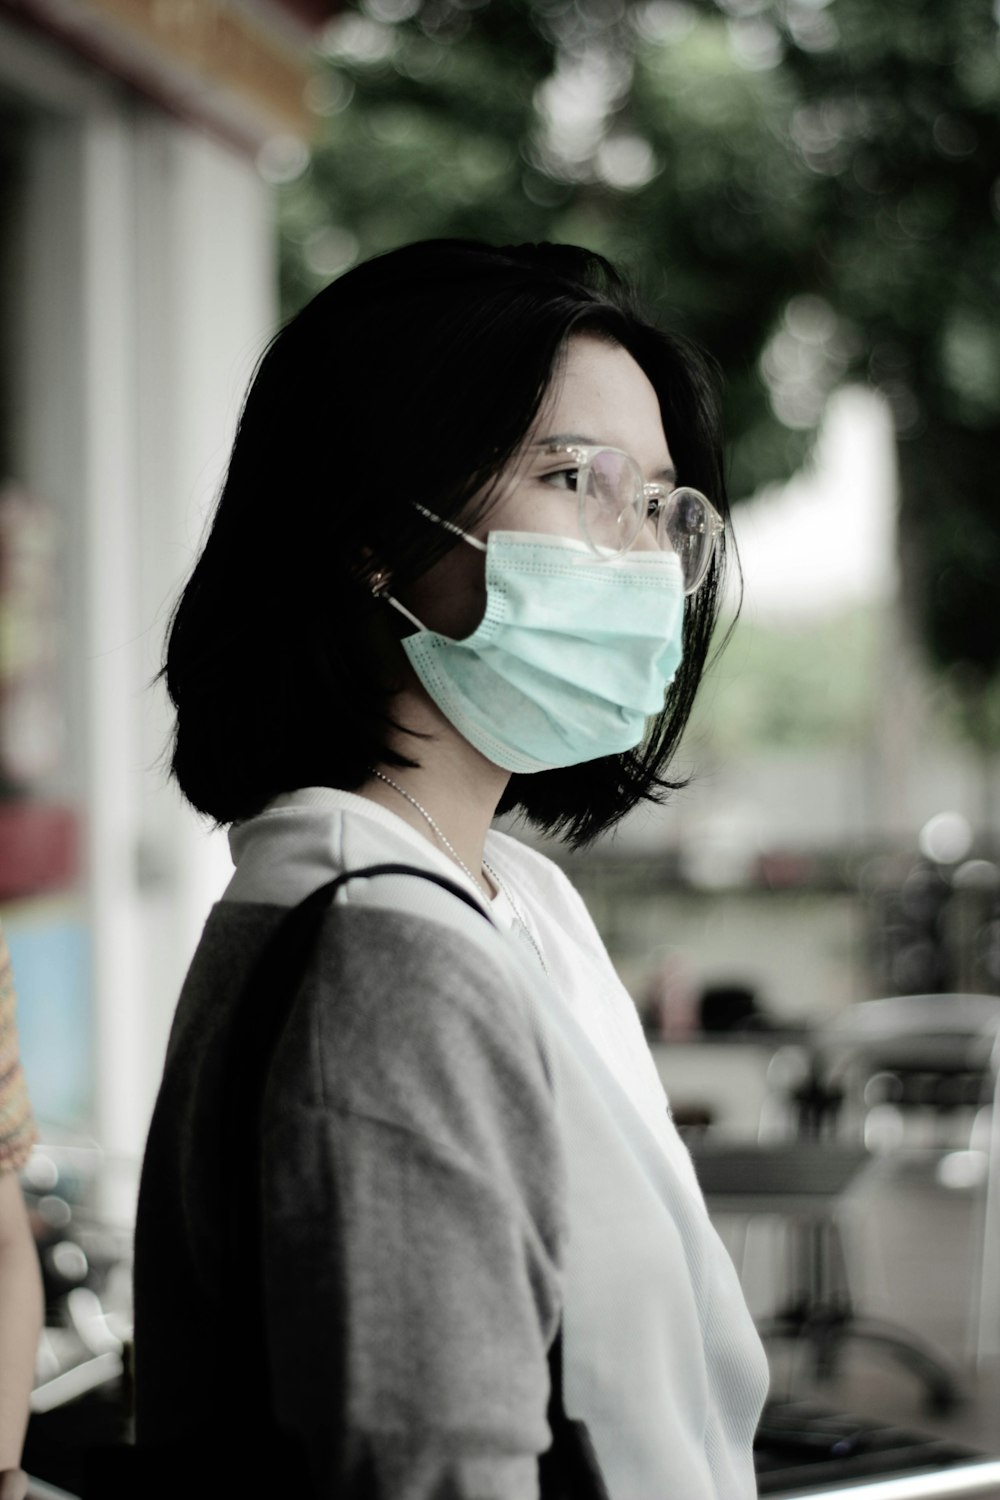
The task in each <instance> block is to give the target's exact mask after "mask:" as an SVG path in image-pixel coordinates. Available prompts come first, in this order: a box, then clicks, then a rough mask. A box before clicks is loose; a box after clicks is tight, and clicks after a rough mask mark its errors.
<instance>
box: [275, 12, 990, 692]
mask: <svg viewBox="0 0 1000 1500" xmlns="http://www.w3.org/2000/svg"><path fill="white" fill-rule="evenodd" d="M313 102H314V104H315V105H316V107H317V109H318V111H319V113H320V114H321V115H322V117H323V123H322V127H321V129H320V132H319V139H318V141H317V144H316V148H315V150H314V152H313V156H312V159H311V163H310V166H309V168H308V170H307V171H306V172H305V173H304V174H303V175H302V176H300V177H299V178H298V179H297V180H296V181H294V182H292V183H290V184H289V185H288V186H287V187H286V189H285V190H284V194H283V207H282V227H283V239H284V246H285V253H284V256H283V284H284V293H285V301H286V307H287V308H288V309H289V310H290V309H291V308H293V307H294V306H295V305H297V304H298V303H299V302H301V301H302V300H303V299H304V298H305V297H306V296H307V295H309V294H311V292H312V291H314V290H315V289H316V288H317V287H318V286H319V285H321V284H322V283H323V282H324V281H326V280H328V279H329V278H330V277H331V276H332V275H335V274H337V273H338V272H339V271H340V270H342V269H344V268H345V267H346V266H347V265H349V264H351V263H352V262H353V261H354V260H355V259H357V258H363V257H364V256H367V255H369V254H372V253H375V252H376V251H378V250H381V249H385V248H388V247H389V246H391V245H395V244H399V243H401V242H403V241H406V240H410V239H416V238H421V237H425V236H430V235H473V236H478V237H483V238H486V239H489V240H494V241H498V242H505V241H506V242H511V241H520V240H537V239H555V240H564V241H578V242H580V243H582V244H586V245H589V246H591V247H592V248H594V249H597V250H600V251H603V252H605V253H607V254H609V255H611V256H612V257H614V258H616V259H618V260H620V261H623V262H625V263H626V264H627V265H629V266H630V267H631V268H632V270H633V271H634V273H635V274H636V276H637V277H638V279H639V281H640V282H641V284H642V285H643V287H644V288H645V290H646V292H647V295H648V296H649V298H650V300H651V301H652V302H653V303H654V304H655V305H656V306H657V308H658V310H659V312H660V313H661V315H662V316H663V317H664V318H665V320H666V321H667V322H668V323H669V324H670V325H671V326H673V327H674V328H676V329H679V330H680V331H682V332H685V333H687V334H688V335H690V336H691V337H693V338H695V339H696V340H697V341H698V342H699V343H701V344H702V345H703V346H704V347H706V348H707V349H709V350H710V351H711V352H712V353H713V354H714V356H715V357H716V358H717V359H718V361H719V362H720V364H721V366H722V369H723V372H724V375H725V379H726V391H727V415H728V426H729V432H730V437H731V449H732V480H733V489H734V493H735V494H736V495H737V496H742V495H747V494H749V493H751V492H752V490H753V489H754V488H756V487H757V486H758V485H760V484H762V483H767V482H773V481H776V480H780V479H783V478H785V477H786V476H787V475H788V474H790V473H791V472H792V471H793V470H794V469H795V468H796V467H797V466H798V465H799V464H800V463H801V461H802V458H803V456H804V454H805V452H806V450H807V447H808V444H809V442H810V440H811V437H812V435H813V433H814V432H815V429H816V426H817V424H818V421H819V419H820V417H821V414H822V411H823V407H824V404H825V400H826V397H827V396H828V394H829V392H830V391H831V390H832V389H833V388H834V387H835V386H836V385H837V384H839V383H840V382H842V381H843V380H845V379H863V380H865V381H868V382H870V383H872V384H874V385H875V386H876V387H877V388H878V389H880V390H881V391H882V392H884V394H885V396H886V398H887V399H888V400H889V402H890V403H891V406H892V410H893V413H894V417H895V421H896V428H897V434H898V451H899V470H900V478H901V504H900V545H901V556H902V560H903V565H904V566H903V576H904V597H905V600H906V602H907V604H908V606H909V609H910V612H911V616H912V618H913V620H914V621H915V622H916V623H917V625H918V627H919V630H920V633H921V634H922V636H923V639H924V641H925V644H926V646H927V648H928V650H929V653H930V655H931V657H932V659H933V660H934V661H935V662H936V663H937V664H938V665H939V666H941V667H946V668H957V669H958V672H959V678H958V679H956V680H957V681H959V683H960V685H963V686H964V688H969V689H971V690H972V691H973V692H974V693H975V692H978V691H979V689H980V688H984V687H985V685H986V684H987V683H988V682H989V681H990V680H991V679H993V678H995V677H996V676H997V675H998V673H1000V609H998V608H997V594H998V586H1000V504H998V495H997V483H996V478H995V473H996V455H997V454H998V452H1000V324H998V312H997V309H998V307H1000V177H998V175H997V173H998V169H1000V56H998V46H997V21H996V17H995V14H994V10H993V6H992V4H991V0H948V3H947V4H942V3H941V0H880V3H879V4H877V5H873V4H872V3H871V0H826V3H824V0H645V3H637V0H635V3H631V4H629V3H626V0H619V3H618V4H615V3H612V0H589V3H586V0H575V3H570V0H486V3H479V4H478V5H474V4H469V3H468V0H364V3H363V4H362V5H361V6H359V7H358V8H355V9H349V10H347V11H346V12H345V13H344V15H343V16H342V17H340V18H339V20H337V21H336V22H335V23H334V24H333V26H332V27H331V30H330V32H329V34H328V45H327V48H326V62H325V67H324V69H323V71H322V72H321V74H320V76H319V77H318V78H317V80H316V83H315V85H314V95H313ZM973 718H974V716H973Z"/></svg>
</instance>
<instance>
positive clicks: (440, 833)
mask: <svg viewBox="0 0 1000 1500" xmlns="http://www.w3.org/2000/svg"><path fill="white" fill-rule="evenodd" d="M372 775H373V776H377V777H378V779H379V781H384V782H385V784H386V786H391V787H392V789H393V791H394V792H398V793H399V795H400V796H401V797H405V799H406V801H407V802H408V803H409V804H410V806H411V807H415V808H416V810H417V812H418V813H419V814H420V816H421V817H422V818H423V819H424V821H425V822H426V823H427V825H428V827H429V828H431V829H433V831H434V833H435V834H436V835H437V837H438V838H439V839H440V841H441V843H442V844H443V845H444V847H445V848H446V849H447V851H448V853H449V854H450V855H451V857H452V859H453V860H454V861H455V863H456V865H458V867H459V869H462V870H464V871H465V873H466V875H468V877H469V879H470V880H471V881H472V884H473V885H474V886H477V887H478V888H479V890H481V891H485V892H486V895H487V896H488V895H489V894H490V892H489V891H488V890H487V889H486V886H485V884H484V882H483V881H482V880H477V879H476V877H475V875H473V873H472V871H471V870H470V869H469V867H468V865H467V864H466V863H465V860H464V859H463V858H462V856H461V855H460V854H459V852H458V850H457V849H456V848H455V845H454V844H453V843H452V842H451V839H450V838H449V837H448V835H447V834H446V833H445V832H444V830H443V829H442V828H440V827H439V825H438V824H437V823H436V822H435V821H434V819H433V818H432V817H431V815H430V813H429V812H428V811H427V809H426V807H423V806H422V805H421V803H419V802H418V801H417V799H416V797H411V796H410V793H409V792H406V791H404V790H403V788H402V787H401V786H400V784H399V782H398V781H393V779H392V777H391V776H386V775H384V774H383V773H382V772H381V771H376V770H374V769H373V771H372ZM486 869H487V871H488V873H489V874H490V875H492V873H493V871H492V870H490V869H489V867H488V866H486Z"/></svg>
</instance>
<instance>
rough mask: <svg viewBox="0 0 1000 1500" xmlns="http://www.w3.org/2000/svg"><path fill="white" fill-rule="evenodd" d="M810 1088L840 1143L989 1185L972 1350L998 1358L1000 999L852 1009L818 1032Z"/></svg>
mask: <svg viewBox="0 0 1000 1500" xmlns="http://www.w3.org/2000/svg"><path fill="white" fill-rule="evenodd" d="M802 1087H803V1086H802V1085H800V1088H802ZM806 1087H807V1088H811V1089H812V1090H813V1091H814V1092H815V1093H816V1094H817V1095H818V1096H822V1097H825V1098H826V1100H827V1103H828V1107H829V1111H830V1117H831V1119H833V1120H834V1121H835V1129H836V1134H837V1137H838V1138H839V1139H841V1140H844V1139H845V1138H848V1139H850V1138H852V1137H853V1138H854V1139H859V1140H860V1141H861V1142H863V1143H864V1145H865V1146H867V1147H868V1149H869V1150H871V1151H873V1152H875V1153H877V1154H880V1155H887V1154H890V1153H892V1152H896V1151H907V1150H912V1149H914V1148H916V1149H920V1150H930V1151H935V1152H938V1153H940V1154H941V1156H942V1168H943V1170H942V1171H941V1172H940V1173H939V1175H941V1179H942V1180H947V1175H946V1173H947V1163H946V1161H945V1160H944V1159H945V1158H948V1157H950V1158H951V1164H952V1167H953V1176H954V1179H955V1180H956V1181H957V1182H959V1183H961V1185H963V1186H965V1185H970V1186H980V1187H981V1188H982V1193H981V1198H980V1230H979V1233H978V1236H977V1238H978V1245H977V1247H976V1254H977V1259H978V1265H977V1268H976V1270H975V1272H974V1275H973V1277H972V1302H971V1309H970V1338H969V1344H970V1351H971V1352H972V1354H973V1357H974V1359H975V1361H976V1363H977V1364H980V1365H981V1364H983V1363H985V1362H986V1361H988V1360H994V1359H998V1358H1000V996H996V995H966V994H941V995H899V996H894V997H892V998H889V999H882V1000H865V1001H861V1002H859V1003H857V1004H855V1005H852V1006H850V1007H849V1008H848V1009H847V1010H845V1011H844V1012H842V1013H841V1015H839V1016H838V1017H837V1018H836V1020H835V1021H833V1022H831V1023H830V1024H829V1025H828V1026H826V1027H824V1028H823V1029H822V1031H821V1032H819V1033H817V1037H816V1040H815V1042H814V1045H813V1048H812V1055H811V1069H810V1081H809V1083H808V1084H807V1085H806ZM959 1153H961V1156H959V1155H958V1154H959Z"/></svg>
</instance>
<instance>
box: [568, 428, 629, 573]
mask: <svg viewBox="0 0 1000 1500" xmlns="http://www.w3.org/2000/svg"><path fill="white" fill-rule="evenodd" d="M578 484H579V498H580V520H581V523H582V525H583V530H584V534H585V535H586V538H587V540H588V542H589V543H590V545H591V546H592V547H594V548H595V549H596V550H597V551H607V550H610V551H612V552H626V551H627V550H628V548H629V547H631V545H632V543H633V542H634V541H635V539H636V537H637V536H638V535H639V530H640V528H641V526H642V522H643V511H644V509H645V504H644V498H643V495H642V476H641V475H640V473H639V470H638V469H637V468H636V466H635V464H634V463H633V462H632V460H631V459H630V458H629V457H628V455H627V454H625V453H615V452H614V451H613V450H612V449H610V448H602V449H600V450H599V451H598V452H597V453H595V454H594V455H593V456H592V457H591V459H590V461H589V463H587V464H585V465H584V467H583V469H582V470H581V473H580V476H579V480H578Z"/></svg>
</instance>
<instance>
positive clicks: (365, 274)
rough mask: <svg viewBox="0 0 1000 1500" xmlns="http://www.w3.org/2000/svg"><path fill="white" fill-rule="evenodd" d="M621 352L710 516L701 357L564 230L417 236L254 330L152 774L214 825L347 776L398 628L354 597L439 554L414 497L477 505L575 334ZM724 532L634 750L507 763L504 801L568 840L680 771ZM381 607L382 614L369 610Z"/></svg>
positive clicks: (394, 655) (182, 603) (176, 628)
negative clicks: (161, 766) (646, 384)
mask: <svg viewBox="0 0 1000 1500" xmlns="http://www.w3.org/2000/svg"><path fill="white" fill-rule="evenodd" d="M577 333H587V334H591V335H594V336H596V337H598V338H601V339H605V340H608V341H610V342H613V343H616V344H619V345H621V347H622V348H624V349H625V350H627V351H628V353H629V354H631V355H632V357H633V358H634V359H635V360H636V362H637V363H638V364H639V365H640V367H641V368H642V369H643V371H644V372H645V374H646V375H647V377H648V378H649V380H650V381H651V383H652V385H653V387H654V389H655V390H656V393H657V395H658V397H659V402H660V409H661V412H662V416H663V426H664V431H665V433H666V437H667V441H668V443H669V445H670V451H671V454H672V456H673V460H674V464H675V466H676V468H677V482H678V483H679V484H682V485H693V486H694V487H695V488H697V489H699V490H702V491H703V492H704V493H705V494H707V495H708V496H709V498H710V499H711V500H712V501H713V503H714V504H715V506H716V507H717V509H718V510H719V512H720V514H721V515H722V516H723V517H724V518H726V519H727V521H728V507H727V504H726V497H725V485H724V477H723V465H722V443H721V432H720V421H719V409H718V399H717V393H716V387H715V381H714V376H713V373H712V368H711V367H710V366H709V364H708V363H707V361H706V360H705V358H704V357H703V356H702V355H701V354H700V353H698V352H697V351H696V350H695V349H694V348H693V347H692V346H690V345H689V344H687V343H686V342H685V341H683V340H682V339H680V338H677V337H674V336H671V335H668V334H666V333H663V332H661V331H659V330H658V329H657V328H656V327H655V326H654V324H653V323H652V322H651V321H650V320H649V319H648V318H647V317H646V316H645V315H644V314H643V312H642V311H641V309H640V307H639V305H638V303H637V301H636V299H635V296H634V294H633V292H632V291H631V289H630V288H629V286H628V285H627V284H626V282H625V281H624V280H623V278H622V277H621V276H620V275H619V273H618V272H617V271H616V270H615V269H614V267H613V266H611V265H610V264H609V263H608V262H607V261H606V260H604V259H603V258H602V257H601V256H599V255H596V254H594V253H592V252H591V251H588V250H582V249H578V248H576V247H574V246H570V245H551V244H540V245H517V246H500V247H494V246H490V245H484V244H479V243H476V242H473V241H466V240H428V241H425V242H419V243H417V244H413V245H407V246H404V247H402V248H401V249H398V250H393V251H390V252H388V253H387V254H384V255H380V256H376V257H375V258H374V259H373V260H369V261H367V262H365V263H364V264H362V265H359V266H357V267H356V268H355V269H354V270H352V271H350V272H348V273H347V274H346V275H344V276H342V277H340V278H339V279H338V280H337V281H335V282H333V283H332V284H331V285H330V286H328V287H326V288H324V290H323V291H321V292H320V293H319V294H318V295H317V296H316V297H314V298H313V300H312V301H311V302H310V303H308V304H307V306H305V307H304V308H303V309H302V310H301V312H299V313H298V314H297V315H296V316H295V317H294V318H292V319H291V321H290V322H289V323H288V324H287V325H286V326H285V327H284V328H283V329H282V330H281V331H280V332H279V333H278V334H277V335H276V336H275V338H274V339H273V340H272V342H271V343H270V345H269V346H268V348H267V350H266V352H265V354H264V355H263V357H262V359H261V361H260V364H259V366H258V368H257V371H256V374H255V376H254V378H253V381H252V382H251V385H250V389H249V392H248V394H247V397H246V401H245V404H244V407H243V411H242V414H241V417H240V422H239V427H238V431H237V435H236V441H235V443H234V446H233V452H232V456H231V459H230V463H229V469H228V473H227V476H226V480H225V484H224V486H223V489H222V494H221V497H220V500H219V504H218V508H217V510H216V513H215V516H214V520H213V522H212V526H211V530H210V532H209V535H208V539H207V541H206V543H205V546H204V549H203V551H202V554H201V556H200V558H199V559H198V562H197V563H196V565H195V568H194V571H193V572H192V574H191V577H190V579H189V581H188V583H187V585H186V587H185V589H184V591H183V593H182V595H181V597H180V600H179V602H178V604H177V607H176V609H175V611H174V615H173V619H172V621H171V625H170V630H169V634H168V638H167V651H166V658H165V663H164V668H163V675H164V676H165V677H166V683H167V689H168V692H169V694H170V698H171V701H172V703H173V705H174V707H175V709H176V714H177V718H176V728H175V734H174V741H173V753H172V760H171V769H172V771H173V774H174V776H175V777H176V779H177V782H178V784H179V786H180V788H181V791H182V792H183V793H184V795H185V796H186V797H187V799H188V801H189V802H191V803H192V804H193V805H194V807H195V808H197V809H198V810H199V811H201V812H204V813H207V814H209V815H210V816H211V817H212V818H214V819H215V820H216V822H217V823H230V822H234V821H237V820H240V819H244V818H249V817H252V816H253V815H254V814H256V813H258V812H260V811H261V809H262V808H263V807H264V806H265V805H266V804H267V803H268V802H269V801H270V800H271V799H272V798H273V797H275V796H277V795H278V794H279V793H281V792H287V791H292V790H294V789H295V788H297V787H301V786H329V787H340V788H343V789H345V790H353V789H354V788H356V787H358V786H360V785H361V784H362V783H363V782H364V781H365V780H366V779H367V778H368V776H369V774H370V770H371V768H372V767H373V766H376V765H380V764H381V765H385V764H388V765H397V766H399V765H407V764H414V761H415V758H419V754H420V745H419V743H418V740H417V737H416V736H414V737H413V746H414V748H413V754H412V756H406V755H403V754H401V753H399V752H398V751H392V750H390V749H389V747H388V737H389V735H390V733H391V732H392V731H393V729H394V728H396V729H398V728H400V727H404V728H405V726H395V725H394V720H393V717H392V699H393V689H394V683H396V682H398V680H399V673H400V670H401V668H400V665H399V663H400V662H401V660H402V655H401V652H400V650H399V647H398V636H399V634H400V630H401V629H405V627H401V626H399V625H397V624H396V623H395V622H396V621H397V619H398V617H397V616H396V614H395V611H393V610H391V609H389V607H388V606H387V605H386V604H385V603H384V602H383V601H379V600H377V599H376V598H375V597H373V594H372V590H371V579H372V574H373V572H374V571H375V569H376V568H378V567H383V568H385V569H387V570H388V572H389V574H390V576H391V578H392V581H393V589H394V591H396V590H399V589H400V588H405V586H406V584H407V583H408V582H410V581H412V580H413V579H415V578H417V577H419V576H420V575H421V574H422V573H424V572H425V571H426V569H427V568H428V567H430V566H431V564H432V563H434V562H435V561H437V559H438V558H439V557H441V556H442V555H443V553H444V552H446V551H447V550H448V549H449V548H450V547H452V546H454V545H456V544H458V543H457V539H456V538H455V537H454V536H453V535H451V534H450V533H447V532H445V531H444V530H443V529H442V528H440V527H437V526H429V525H427V523H426V521H425V520H424V519H423V518H422V517H421V516H420V514H419V512H418V511H417V509H416V506H415V503H414V502H417V503H419V504H422V505H424V506H426V507H427V508H428V509H432V510H434V511H435V512H437V514H438V515H440V516H443V517H446V518H455V517H457V516H459V515H463V516H464V518H465V519H466V521H468V520H470V519H472V518H476V519H478V518H479V517H481V516H483V515H486V514H488V512H489V508H490V503H491V498H492V497H491V482H492V481H493V480H495V478H496V477H497V475H498V474H499V472H500V471H501V470H502V469H503V467H504V465H505V464H506V463H507V462H508V461H509V460H510V458H511V457H512V456H513V455H514V454H515V453H516V452H517V450H518V449H519V447H520V445H521V443H522V442H523V440H524V437H525V435H526V434H527V432H528V431H529V429H530V428H531V425H532V423H533V421H534V419H535V417H536V414H537V412H538V410H539V407H540V404H541V401H542V398H543V396H544V395H545V392H546V390H547V388H548V386H549V383H550V380H551V378H552V375H553V372H554V371H555V370H556V368H557V366H558V360H559V357H560V353H561V351H562V349H563V347H564V345H565V342H566V340H567V338H568V337H569V336H570V335H572V334H577ZM724 565H725V546H724V539H721V538H720V546H719V548H718V549H717V552H716V557H715V560H714V562H713V564H712V568H711V571H710V573H709V575H708V577H707V578H706V580H705V582H704V583H703V584H702V586H701V588H700V590H699V591H698V592H697V593H696V594H695V595H693V596H692V597H690V598H689V599H688V600H687V603H686V606H685V619H684V637H683V645H684V659H683V663H682V665H681V668H680V670H679V671H678V674H677V677H676V678H675V680H674V682H673V684H672V686H671V688H670V690H669V692H668V694H667V698H666V702H665V705H664V708H663V710H662V712H661V713H660V714H659V715H658V716H657V718H656V719H655V720H653V721H652V722H651V724H650V726H649V730H648V732H647V735H646V738H645V739H644V741H643V743H642V744H641V745H640V746H639V747H638V748H637V749H635V750H631V751H628V752H626V753H624V754H621V755H611V756H605V757H603V758H601V759H599V760H594V761H590V762H588V763H586V764H583V765H578V766H569V767H566V768H565V769H557V770H552V771H542V772H536V773H535V774H533V775H515V776H513V777H512V778H511V780H510V782H509V784H508V787H507V789H506V792H505V794H504V797H503V800H502V802H501V804H500V807H499V809H498V810H499V811H501V812H506V811H510V810H513V809H518V810H520V811H521V812H522V813H523V814H524V815H525V816H526V817H527V819H528V820H529V821H530V822H531V823H533V824H534V825H535V826H537V827H538V828H540V829H543V830H545V831H547V832H549V833H558V834H560V835H561V836H562V837H563V838H564V839H565V840H566V841H567V842H568V843H570V844H571V845H573V846H574V847H580V846H582V845H584V844H586V843H588V842H589V841H590V840H591V839H593V838H595V837H596V836H597V835H598V834H599V833H601V832H603V831H604V830H605V829H608V828H610V827H612V826H613V825H614V824H615V823H617V822H618V821H619V819H620V818H622V817H623V816H624V815H625V813H627V812H628V811H629V810H630V809H631V808H633V807H634V806H636V804H637V803H639V802H641V801H644V800H645V801H653V802H655V801H662V800H664V798H665V797H666V796H667V794H668V793H669V792H670V791H672V790H675V789H676V788H677V787H678V786H681V785H683V784H684V783H683V782H678V781H669V780H668V779H667V778H666V776H665V774H664V773H665V769H666V767H667V764H668V762H669V760H670V758H671V756H672V754H673V752H674V750H675V749H676V746H677V742H678V740H679V738H680V735H681V732H682V730H683V729H684V726H685V724H686V722H687V719H688V716H689V714H690V711H691V706H692V703H693V701H694V695H695V692H696V690H697V687H698V683H699V681H700V679H701V676H702V672H703V670H704V666H705V661H706V656H707V653H708V648H709V644H710V641H711V637H712V632H713V630H714V628H715V624H716V619H717V616H718V610H719V595H720V583H721V578H722V571H723V568H724ZM389 615H391V616H392V617H393V621H392V623H390V622H389V620H388V619H387V616H389Z"/></svg>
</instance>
